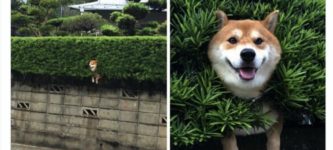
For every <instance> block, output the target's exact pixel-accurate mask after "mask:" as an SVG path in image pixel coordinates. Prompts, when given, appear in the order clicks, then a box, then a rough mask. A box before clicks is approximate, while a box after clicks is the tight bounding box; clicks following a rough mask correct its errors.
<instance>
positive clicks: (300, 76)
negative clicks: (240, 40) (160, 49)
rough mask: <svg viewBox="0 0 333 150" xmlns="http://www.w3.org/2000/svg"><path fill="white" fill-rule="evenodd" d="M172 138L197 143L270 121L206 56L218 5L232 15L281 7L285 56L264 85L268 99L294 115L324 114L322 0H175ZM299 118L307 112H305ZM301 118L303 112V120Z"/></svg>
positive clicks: (319, 117)
mask: <svg viewBox="0 0 333 150" xmlns="http://www.w3.org/2000/svg"><path fill="white" fill-rule="evenodd" d="M171 6H172V7H173V9H172V12H171V14H172V16H171V29H172V35H171V36H172V37H171V69H172V70H171V72H172V74H173V75H172V77H171V81H172V83H171V98H170V99H171V116H172V117H171V138H172V139H171V142H172V144H173V145H177V146H180V145H181V146H182V145H187V146H190V145H193V144H194V143H197V142H203V141H205V140H207V139H209V138H212V137H222V136H224V135H225V134H227V133H228V132H230V131H233V130H234V129H235V128H241V129H249V128H251V127H257V126H260V127H263V126H265V125H267V124H271V122H270V120H267V118H266V119H265V118H263V114H261V113H260V111H258V110H260V109H258V108H257V107H258V106H260V104H258V103H251V102H250V101H245V100H241V99H238V98H235V97H234V96H233V95H232V94H231V93H230V92H229V91H227V90H226V89H225V88H224V87H223V84H222V83H221V81H220V79H218V77H217V75H216V73H215V72H214V71H213V70H212V69H211V68H212V67H211V65H210V62H209V60H208V57H207V50H208V43H209V41H210V40H211V39H212V37H213V35H214V34H215V33H216V32H217V30H218V21H217V18H216V16H215V10H218V9H220V10H223V11H224V12H226V13H227V14H228V16H229V17H230V19H247V18H249V19H264V17H265V16H266V15H267V14H268V13H270V12H272V11H273V10H276V9H277V10H279V11H280V13H279V23H278V25H277V28H276V31H275V34H276V36H277V37H278V39H279V40H280V43H281V46H282V51H283V55H282V60H281V62H280V64H279V66H278V67H277V70H276V71H275V74H274V76H273V79H272V80H271V81H270V82H269V83H268V87H267V88H271V90H270V91H269V92H268V93H266V94H267V95H268V96H267V99H265V100H269V101H273V102H274V104H275V105H276V106H277V107H278V108H279V109H280V110H281V112H283V113H284V117H285V119H286V120H293V121H296V120H297V119H298V117H300V115H301V114H307V115H308V116H313V118H314V119H311V121H312V122H315V121H318V122H321V121H324V119H325V1H324V0H317V1H313V0H303V1H278V0H265V1H244V0H223V1H221V0H211V1H209V2H205V3H203V2H202V1H201V0H191V1H183V0H173V1H171ZM300 118H302V117H300ZM310 118H311V117H310ZM302 121H303V120H302Z"/></svg>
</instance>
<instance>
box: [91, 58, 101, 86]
mask: <svg viewBox="0 0 333 150" xmlns="http://www.w3.org/2000/svg"><path fill="white" fill-rule="evenodd" d="M89 68H90V71H91V72H92V73H93V75H92V76H91V82H92V83H96V84H98V80H99V79H101V75H100V74H98V73H97V60H96V59H92V60H90V61H89Z"/></svg>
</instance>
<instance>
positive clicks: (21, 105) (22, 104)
mask: <svg viewBox="0 0 333 150" xmlns="http://www.w3.org/2000/svg"><path fill="white" fill-rule="evenodd" d="M16 108H18V109H23V110H29V109H30V104H29V103H27V102H17V105H16Z"/></svg>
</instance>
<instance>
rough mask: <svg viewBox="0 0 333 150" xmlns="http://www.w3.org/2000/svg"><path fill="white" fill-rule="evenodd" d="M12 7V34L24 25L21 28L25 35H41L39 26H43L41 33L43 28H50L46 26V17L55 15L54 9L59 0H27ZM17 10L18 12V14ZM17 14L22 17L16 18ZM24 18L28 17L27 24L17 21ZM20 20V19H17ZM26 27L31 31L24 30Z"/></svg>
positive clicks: (58, 4) (57, 5)
mask: <svg viewBox="0 0 333 150" xmlns="http://www.w3.org/2000/svg"><path fill="white" fill-rule="evenodd" d="M15 5H18V6H15V7H14V9H12V17H13V18H15V19H14V21H12V23H13V26H12V34H13V35H16V33H17V32H16V31H17V30H18V29H19V28H21V27H24V29H22V30H21V33H23V32H22V31H24V33H25V36H26V34H28V33H32V35H30V36H42V35H43V34H42V32H41V31H40V30H39V29H40V28H41V27H43V29H42V30H43V33H47V32H45V29H51V28H49V27H48V28H46V27H47V26H45V24H46V23H47V21H48V19H50V18H53V17H55V9H56V8H58V7H59V6H60V5H61V3H60V1H59V0H28V3H27V4H24V3H16V4H15ZM17 12H19V13H20V14H18V13H17ZM18 16H22V17H23V18H22V19H17V18H18ZM26 18H29V23H28V24H24V25H23V24H22V23H19V22H22V20H26ZM18 20H21V21H18ZM27 28H30V30H31V32H26V31H27Z"/></svg>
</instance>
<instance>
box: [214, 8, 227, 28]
mask: <svg viewBox="0 0 333 150" xmlns="http://www.w3.org/2000/svg"><path fill="white" fill-rule="evenodd" d="M216 17H217V19H218V22H219V29H221V28H222V27H224V26H225V25H226V24H227V23H228V17H227V15H226V14H225V13H224V12H223V11H222V10H217V11H216Z"/></svg>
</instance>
